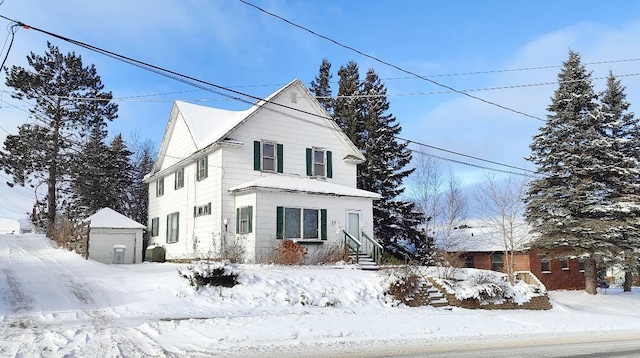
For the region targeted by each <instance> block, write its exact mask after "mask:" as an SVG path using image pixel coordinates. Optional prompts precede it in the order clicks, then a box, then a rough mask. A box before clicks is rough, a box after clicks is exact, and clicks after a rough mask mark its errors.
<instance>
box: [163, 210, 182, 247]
mask: <svg viewBox="0 0 640 358" xmlns="http://www.w3.org/2000/svg"><path fill="white" fill-rule="evenodd" d="M174 216H175V217H176V223H175V234H176V235H175V240H173V238H172V236H173V228H174V227H173V220H172V218H173V217H174ZM179 241H180V212H177V211H176V212H173V213H170V214H168V215H167V237H166V242H167V244H175V243H177V242H179Z"/></svg>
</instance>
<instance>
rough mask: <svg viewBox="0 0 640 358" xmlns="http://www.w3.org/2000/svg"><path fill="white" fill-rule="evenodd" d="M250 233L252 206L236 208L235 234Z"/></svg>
mask: <svg viewBox="0 0 640 358" xmlns="http://www.w3.org/2000/svg"><path fill="white" fill-rule="evenodd" d="M243 214H244V215H243ZM252 232H253V206H252V205H245V206H241V207H238V208H236V234H251V233H252Z"/></svg>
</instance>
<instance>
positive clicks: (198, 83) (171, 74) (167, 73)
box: [0, 0, 526, 172]
mask: <svg viewBox="0 0 640 358" xmlns="http://www.w3.org/2000/svg"><path fill="white" fill-rule="evenodd" d="M240 1H242V0H240ZM0 18H4V19H6V20H8V21H12V22H14V23H16V24H17V25H19V26H23V27H26V28H29V29H32V30H34V31H38V32H41V33H44V34H47V35H49V36H52V37H55V38H58V39H60V40H63V41H66V42H69V43H72V44H75V45H77V46H80V47H82V48H85V49H88V50H91V51H94V52H97V53H100V54H103V55H106V56H108V57H111V58H113V59H116V60H119V61H122V62H125V63H128V64H131V65H134V66H136V67H139V68H142V69H145V70H148V71H150V72H153V73H156V74H159V75H161V76H164V77H167V78H171V79H174V80H176V81H179V82H182V83H185V84H188V85H191V86H194V87H197V88H200V89H202V90H205V91H209V92H213V93H215V94H218V95H221V96H224V97H226V98H230V99H233V100H237V101H240V102H243V103H247V104H250V105H255V104H256V103H260V102H264V103H269V104H272V105H275V106H278V107H282V108H285V109H288V110H291V111H294V112H299V113H303V114H306V115H310V116H314V117H318V118H322V119H329V120H331V119H330V118H328V117H326V116H324V115H320V114H316V113H311V112H307V111H305V110H301V109H298V108H295V107H291V106H287V105H284V104H281V103H277V102H273V101H270V100H267V99H263V98H260V97H257V96H253V95H249V94H247V93H243V92H240V91H237V90H233V89H230V88H228V87H224V86H220V85H216V84H214V83H211V82H207V81H204V80H200V79H198V78H195V77H191V76H188V75H184V74H181V73H178V72H175V71H172V70H168V69H165V68H162V67H159V66H156V65H152V64H149V63H146V62H143V61H140V60H136V59H133V58H131V57H127V56H124V55H120V54H117V53H115V52H112V51H108V50H105V49H102V48H99V47H96V46H93V45H89V44H87V43H84V42H81V41H77V40H73V39H71V38H68V37H65V36H62V35H58V34H55V33H52V32H49V31H46V30H42V29H39V28H37V27H33V26H27V25H25V24H23V23H22V22H19V21H16V20H13V19H10V18H8V17H6V16H4V15H0ZM207 86H210V87H213V88H217V89H221V90H224V91H228V92H231V93H233V94H235V95H239V96H240V97H237V96H233V95H230V94H227V93H224V92H220V91H218V90H214V89H212V88H210V87H207ZM445 87H446V86H445ZM450 89H451V90H453V91H455V92H460V91H458V90H455V89H452V88H450ZM243 97H246V98H251V99H253V100H255V101H257V102H252V101H249V100H247V99H246V98H243ZM263 108H266V109H268V110H270V111H273V112H275V113H278V114H281V115H283V116H287V117H290V118H294V119H298V120H301V121H304V122H308V123H310V124H313V125H318V126H323V127H328V128H331V129H333V130H337V128H335V127H333V126H326V125H324V124H321V123H318V122H315V121H312V120H309V119H305V118H301V117H297V116H293V115H291V114H290V113H286V112H283V111H279V110H277V109H275V108H270V107H266V106H263ZM434 148H435V147H434ZM434 157H437V156H434ZM441 159H444V160H449V159H445V158H441ZM449 161H453V162H458V163H461V164H463V163H464V164H465V165H470V166H476V165H474V164H470V163H465V162H461V161H454V160H449ZM488 162H491V163H493V164H498V165H501V166H505V167H510V168H516V167H514V166H511V165H507V164H500V163H498V162H493V161H488ZM476 167H478V168H483V169H489V170H491V169H490V168H486V167H480V166H476ZM519 170H523V169H520V168H519ZM496 171H500V172H506V171H504V170H499V169H496ZM525 171H526V170H525Z"/></svg>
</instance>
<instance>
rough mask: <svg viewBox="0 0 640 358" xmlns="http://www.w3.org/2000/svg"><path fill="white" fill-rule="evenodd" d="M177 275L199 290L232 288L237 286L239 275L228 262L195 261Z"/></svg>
mask: <svg viewBox="0 0 640 358" xmlns="http://www.w3.org/2000/svg"><path fill="white" fill-rule="evenodd" d="M178 274H179V275H180V276H182V277H184V278H186V279H187V280H188V281H189V285H191V286H193V287H195V288H196V289H199V288H200V287H202V286H221V287H233V286H235V285H237V284H238V281H237V278H238V275H239V273H238V272H237V268H236V267H235V266H234V265H232V264H231V263H230V262H229V261H223V262H214V261H197V262H196V263H194V264H193V265H189V266H187V268H186V269H183V270H178Z"/></svg>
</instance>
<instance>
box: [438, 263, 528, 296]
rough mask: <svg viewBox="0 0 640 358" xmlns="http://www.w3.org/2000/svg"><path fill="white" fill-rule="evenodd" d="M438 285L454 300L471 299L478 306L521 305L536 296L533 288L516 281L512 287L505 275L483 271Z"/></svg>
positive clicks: (474, 271) (441, 282) (441, 281)
mask: <svg viewBox="0 0 640 358" xmlns="http://www.w3.org/2000/svg"><path fill="white" fill-rule="evenodd" d="M439 283H440V284H441V285H442V286H443V287H444V288H446V290H447V291H448V292H449V293H453V294H454V295H455V297H456V299H458V300H461V301H463V300H468V299H473V300H476V301H478V302H479V303H480V304H489V303H494V304H500V303H504V302H507V301H509V302H514V303H517V304H522V303H525V302H529V301H530V300H531V298H532V297H534V296H537V295H538V294H537V293H536V290H535V287H534V286H531V285H529V284H527V283H525V282H524V281H518V282H516V283H515V284H514V285H513V286H512V285H511V284H510V283H509V281H508V280H507V276H506V275H505V274H502V273H498V272H493V271H485V270H473V273H470V274H469V275H468V276H466V278H464V279H458V280H439Z"/></svg>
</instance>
